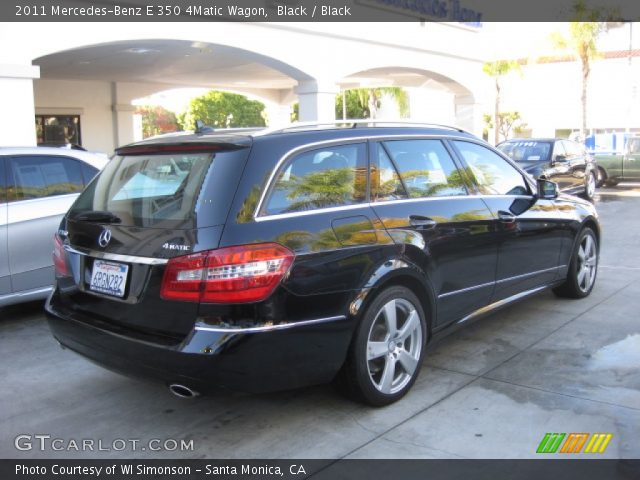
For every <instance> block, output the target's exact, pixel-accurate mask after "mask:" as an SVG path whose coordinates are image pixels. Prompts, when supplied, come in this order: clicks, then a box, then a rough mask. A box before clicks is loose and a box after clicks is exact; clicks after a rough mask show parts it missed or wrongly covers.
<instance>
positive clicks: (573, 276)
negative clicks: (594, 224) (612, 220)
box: [553, 227, 599, 298]
mask: <svg viewBox="0 0 640 480" xmlns="http://www.w3.org/2000/svg"><path fill="white" fill-rule="evenodd" d="M598 257H599V249H598V239H597V237H596V234H595V233H594V232H593V230H591V228H589V227H586V228H584V229H583V230H582V231H581V232H580V235H579V236H578V241H577V242H576V246H575V247H574V249H573V254H572V255H571V262H570V264H569V271H568V272H567V278H566V280H565V281H564V283H563V284H562V285H560V286H558V287H556V288H554V289H553V291H554V293H555V294H556V295H558V296H560V297H567V298H584V297H586V296H588V295H589V294H590V293H591V290H593V286H594V285H595V282H596V275H597V273H598Z"/></svg>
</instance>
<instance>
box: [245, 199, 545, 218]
mask: <svg viewBox="0 0 640 480" xmlns="http://www.w3.org/2000/svg"><path fill="white" fill-rule="evenodd" d="M470 198H479V199H483V198H522V199H525V200H531V199H533V196H532V195H484V194H479V195H475V194H473V193H471V194H467V195H451V196H446V197H419V198H399V199H397V200H382V201H380V202H363V203H353V204H351V205H339V206H337V207H325V208H314V209H313V210H303V211H301V212H289V213H276V214H273V215H262V216H259V217H255V218H254V220H255V221H256V222H267V221H269V220H279V219H282V218H292V217H301V216H305V215H311V214H314V213H330V212H339V211H342V210H354V209H356V208H362V207H375V206H377V205H395V204H401V203H415V202H433V201H437V200H440V201H442V200H463V199H464V200H468V199H470Z"/></svg>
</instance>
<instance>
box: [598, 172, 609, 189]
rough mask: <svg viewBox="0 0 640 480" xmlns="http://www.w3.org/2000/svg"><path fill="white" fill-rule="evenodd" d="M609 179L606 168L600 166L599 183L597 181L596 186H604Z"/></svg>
mask: <svg viewBox="0 0 640 480" xmlns="http://www.w3.org/2000/svg"><path fill="white" fill-rule="evenodd" d="M606 181H607V172H606V171H605V169H604V168H602V167H598V183H596V188H600V187H602V186H603V185H604V184H605V182H606Z"/></svg>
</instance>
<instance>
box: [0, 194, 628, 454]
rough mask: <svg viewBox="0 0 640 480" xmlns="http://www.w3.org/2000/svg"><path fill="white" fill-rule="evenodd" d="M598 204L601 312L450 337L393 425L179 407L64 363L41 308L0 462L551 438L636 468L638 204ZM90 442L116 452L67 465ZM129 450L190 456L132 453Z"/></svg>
mask: <svg viewBox="0 0 640 480" xmlns="http://www.w3.org/2000/svg"><path fill="white" fill-rule="evenodd" d="M597 204H598V209H599V212H600V215H601V219H602V224H603V246H602V252H601V263H600V270H599V274H598V280H597V284H596V287H595V290H594V291H593V293H592V295H591V296H590V297H589V298H587V299H584V300H579V301H572V300H564V299H558V298H556V297H554V295H553V294H552V293H551V292H545V293H542V294H540V295H538V296H537V297H535V298H531V299H529V300H526V301H525V302H523V303H520V304H517V305H514V306H512V307H510V308H508V309H506V310H503V311H501V312H499V313H497V314H495V315H493V316H492V317H488V318H486V319H484V320H481V321H480V322H478V323H476V324H474V325H471V326H469V327H467V328H466V329H464V330H461V331H459V332H457V333H455V334H453V335H452V336H450V337H448V338H446V339H445V340H443V341H442V342H440V343H439V344H437V345H435V346H434V347H433V348H432V349H431V350H430V351H429V353H428V355H427V357H426V361H425V364H424V367H423V369H422V373H421V375H420V378H419V380H418V382H417V383H416V385H415V386H414V388H413V390H412V391H411V393H410V394H409V395H408V396H407V397H405V399H404V400H402V401H401V402H399V403H397V404H395V405H391V406H389V407H386V408H382V409H371V408H367V407H365V406H362V405H359V404H355V403H352V402H350V401H348V400H345V399H343V398H342V397H341V396H339V395H338V394H337V393H335V392H334V391H333V389H332V388H331V387H330V386H321V387H314V388H309V389H305V390H298V391H290V392H283V393H277V394H269V395H258V396H250V395H242V394H233V393H231V394H230V393H225V394H222V393H221V394H219V395H216V396H213V397H207V398H199V399H197V400H180V399H178V398H175V397H174V396H172V395H171V394H170V393H169V392H168V391H167V390H166V389H165V388H164V387H163V386H161V385H155V384H147V383H144V382H140V381H136V380H131V379H128V378H125V377H122V376H120V375H117V374H114V373H111V372H108V371H105V370H103V369H102V368H99V367H97V366H94V365H93V364H91V363H89V362H87V361H86V360H84V359H83V358H80V357H78V356H76V355H75V354H73V353H71V352H69V351H63V350H61V349H60V348H59V347H58V346H57V344H56V343H55V342H54V340H53V339H52V337H51V335H50V333H49V330H48V327H47V325H46V323H45V321H44V316H43V315H42V313H41V307H42V306H41V305H38V304H35V305H33V304H30V305H24V306H19V307H11V308H7V309H4V310H1V309H0V352H2V363H1V365H0V378H2V381H3V385H2V388H0V432H1V436H0V457H3V458H19V459H21V458H56V457H58V458H62V457H64V458H99V459H108V458H118V457H123V458H132V457H143V458H158V459H161V458H181V457H184V458H187V457H189V458H279V457H284V458H345V457H346V458H372V457H376V458H415V457H420V458H457V457H460V458H535V457H540V455H536V453H535V451H536V448H537V447H538V444H539V443H540V441H541V440H542V438H543V436H544V435H545V433H547V432H565V433H570V432H591V433H595V432H604V433H612V434H613V438H612V440H611V442H610V444H609V446H608V448H607V449H606V451H605V453H604V454H602V455H597V456H598V457H600V458H603V457H604V458H640V443H639V442H638V439H639V438H640V315H639V314H638V312H640V255H638V246H640V215H639V213H638V212H640V188H634V187H629V186H626V187H625V186H622V187H619V188H617V189H603V190H601V191H600V194H599V196H598V199H597ZM20 434H25V435H34V434H45V435H50V436H51V437H52V438H58V439H62V441H61V442H58V446H59V447H60V446H62V447H63V450H62V451H53V450H52V449H51V448H47V449H46V450H45V451H40V449H39V448H36V447H37V442H35V441H34V442H33V448H32V449H31V450H25V451H21V450H17V449H16V448H15V446H14V439H15V437H16V436H17V435H20ZM31 438H33V437H31ZM82 439H92V440H95V442H98V441H100V442H102V446H103V447H107V448H111V450H110V451H90V450H89V451H84V452H76V451H75V450H74V449H73V448H71V449H69V444H70V442H71V441H75V442H80V441H81V440H82ZM131 439H134V440H140V443H138V444H137V446H138V447H140V446H144V445H147V441H148V440H149V439H160V440H165V439H170V440H176V441H180V440H185V441H186V442H187V444H188V443H189V442H190V441H191V440H193V443H192V445H193V449H191V450H187V451H166V450H164V451H159V452H156V451H150V450H149V449H148V448H146V449H145V450H142V449H138V450H136V451H133V450H132V449H131V445H130V444H129V440H131ZM114 440H126V441H127V443H128V445H127V447H126V448H125V449H124V450H122V451H117V450H119V448H116V449H114V448H112V447H116V446H117V447H120V446H122V442H120V443H117V442H115V441H114ZM156 445H157V444H156ZM171 446H173V443H170V444H169V447H171ZM23 447H24V444H23ZM141 448H144V447H141ZM585 456H588V455H587V454H581V455H580V457H585ZM594 456H595V455H594Z"/></svg>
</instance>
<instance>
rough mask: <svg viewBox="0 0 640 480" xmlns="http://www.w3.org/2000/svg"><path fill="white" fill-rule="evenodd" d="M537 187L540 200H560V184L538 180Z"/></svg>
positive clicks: (543, 179)
mask: <svg viewBox="0 0 640 480" xmlns="http://www.w3.org/2000/svg"><path fill="white" fill-rule="evenodd" d="M536 186H537V187H538V198H542V199H545V200H553V199H554V198H558V184H557V183H556V182H551V181H549V180H547V179H545V178H538V180H537V181H536Z"/></svg>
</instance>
